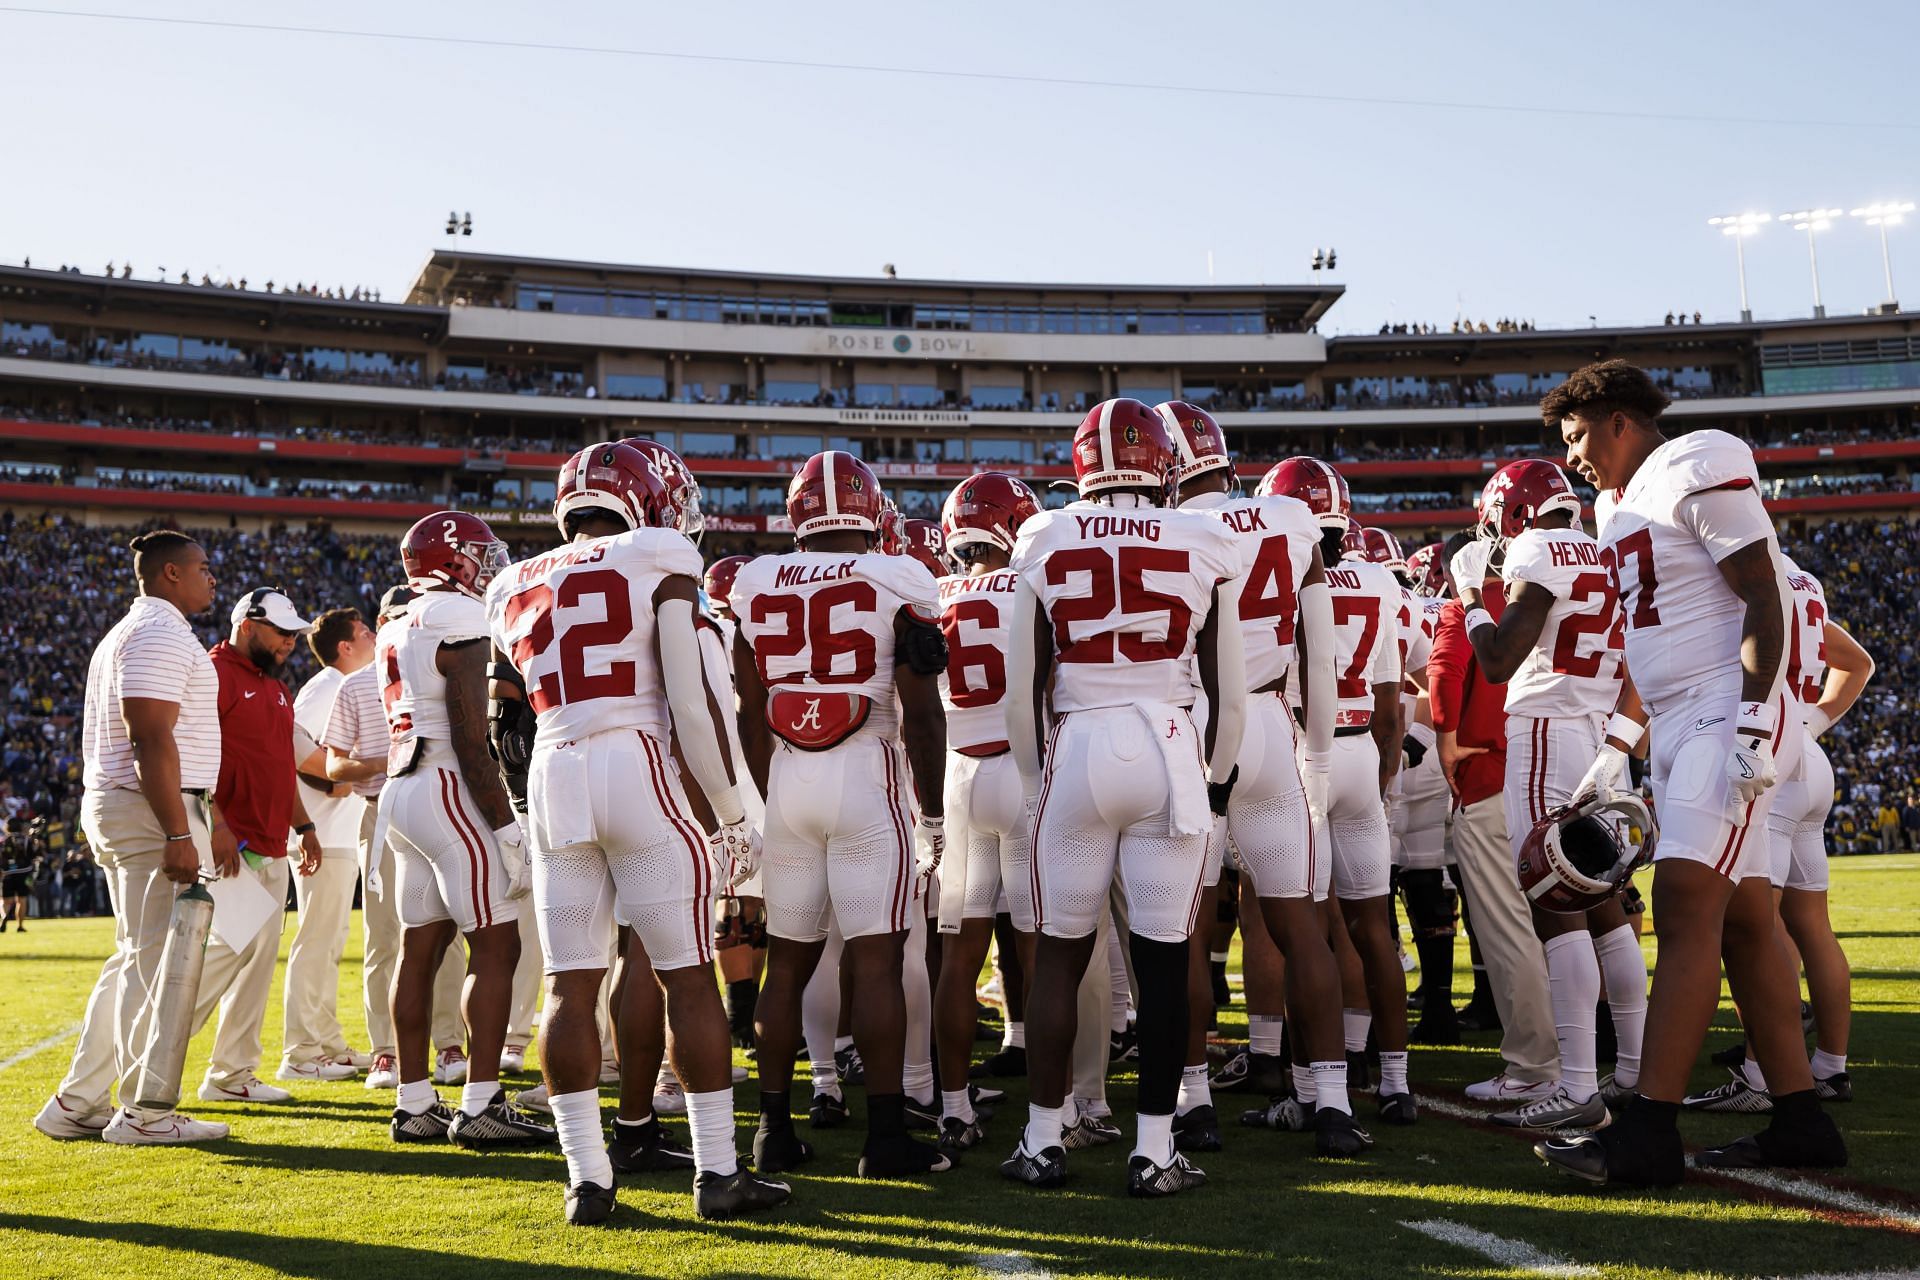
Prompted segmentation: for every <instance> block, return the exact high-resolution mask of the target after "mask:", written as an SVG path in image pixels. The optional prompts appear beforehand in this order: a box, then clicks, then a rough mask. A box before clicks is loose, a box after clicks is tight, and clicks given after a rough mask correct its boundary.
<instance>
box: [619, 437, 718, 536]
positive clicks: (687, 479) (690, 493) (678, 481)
mask: <svg viewBox="0 0 1920 1280" xmlns="http://www.w3.org/2000/svg"><path fill="white" fill-rule="evenodd" d="M620 443H621V444H624V445H626V446H627V447H628V448H629V449H637V450H639V451H640V453H641V455H642V456H643V457H646V458H648V459H650V460H651V461H652V462H653V465H654V466H656V467H658V468H659V470H660V478H661V479H663V480H665V481H666V482H667V499H668V501H669V502H670V503H671V505H672V516H673V519H672V521H671V522H670V523H671V526H672V527H673V528H675V529H678V530H679V531H680V532H681V533H683V534H685V535H686V536H687V540H688V541H689V542H692V543H694V544H695V545H696V546H697V545H699V542H700V535H701V534H703V533H705V532H706V531H707V517H706V513H705V512H703V511H701V509H700V482H699V481H698V480H695V479H694V478H693V468H691V467H689V466H688V465H687V464H686V460H685V459H683V458H682V457H681V456H680V455H679V454H677V453H675V452H674V451H673V450H671V449H669V448H667V446H665V445H663V444H661V443H660V442H659V441H658V440H649V439H647V438H646V437H645V436H632V437H630V438H628V439H626V440H622V441H621V442H620Z"/></svg>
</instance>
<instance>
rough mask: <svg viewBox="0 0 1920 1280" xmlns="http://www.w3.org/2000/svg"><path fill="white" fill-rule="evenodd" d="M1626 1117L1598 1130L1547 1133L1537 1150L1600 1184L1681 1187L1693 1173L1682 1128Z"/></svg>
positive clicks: (1542, 1156) (1565, 1168) (1561, 1166)
mask: <svg viewBox="0 0 1920 1280" xmlns="http://www.w3.org/2000/svg"><path fill="white" fill-rule="evenodd" d="M1632 1115H1633V1112H1632V1111H1631V1110H1629V1111H1628V1112H1627V1116H1626V1117H1623V1118H1622V1121H1621V1122H1617V1123H1614V1124H1611V1125H1608V1126H1607V1127H1606V1128H1604V1129H1601V1130H1599V1131H1598V1132H1596V1133H1590V1134H1581V1135H1578V1136H1575V1137H1566V1138H1545V1139H1542V1140H1541V1141H1539V1142H1536V1143H1534V1144H1533V1154H1534V1155H1536V1156H1539V1157H1540V1159H1541V1160H1543V1161H1545V1162H1546V1163H1547V1164H1550V1165H1552V1166H1553V1167H1554V1168H1556V1169H1558V1170H1559V1171H1560V1172H1562V1173H1564V1174H1567V1175H1569V1176H1571V1177H1575V1178H1579V1179H1581V1180H1582V1181H1585V1182H1591V1183H1594V1184H1596V1185H1600V1186H1622V1187H1677V1186H1679V1185H1680V1181H1681V1179H1682V1178H1684V1177H1686V1173H1687V1158H1686V1153H1685V1152H1684V1151H1683V1150H1682V1148H1681V1146H1680V1131H1679V1129H1677V1128H1673V1127H1666V1128H1649V1127H1648V1126H1646V1125H1644V1124H1635V1123H1633V1121H1632V1120H1631V1119H1630V1117H1631V1116H1632Z"/></svg>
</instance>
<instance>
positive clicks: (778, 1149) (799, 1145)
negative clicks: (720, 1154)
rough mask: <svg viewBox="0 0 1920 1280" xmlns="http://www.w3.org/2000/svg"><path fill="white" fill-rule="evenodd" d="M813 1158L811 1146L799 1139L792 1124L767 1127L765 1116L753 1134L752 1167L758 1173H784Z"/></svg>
mask: <svg viewBox="0 0 1920 1280" xmlns="http://www.w3.org/2000/svg"><path fill="white" fill-rule="evenodd" d="M811 1159H813V1147H812V1145H811V1144H810V1143H806V1142H803V1141H801V1139H800V1135H799V1134H797V1133H795V1132H794V1131H793V1125H792V1124H782V1125H780V1126H778V1127H777V1128H769V1127H768V1125H767V1117H765V1116H761V1117H760V1127H759V1128H758V1129H756V1130H754V1134H753V1167H754V1169H755V1170H756V1171H758V1172H760V1173H785V1172H786V1171H787V1170H788V1169H793V1168H797V1167H799V1166H800V1165H803V1164H805V1163H806V1162H807V1161H809V1160H811Z"/></svg>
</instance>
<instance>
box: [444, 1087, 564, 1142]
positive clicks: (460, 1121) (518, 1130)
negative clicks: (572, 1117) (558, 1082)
mask: <svg viewBox="0 0 1920 1280" xmlns="http://www.w3.org/2000/svg"><path fill="white" fill-rule="evenodd" d="M447 1140H448V1141H449V1142H451V1143H453V1145H454V1146H456V1147H464V1148H465V1149H466V1150H468V1151H512V1150H517V1149H519V1148H523V1147H544V1146H546V1145H547V1144H548V1143H551V1142H558V1141H559V1140H560V1139H559V1137H558V1135H556V1134H555V1133H554V1131H553V1128H552V1126H550V1125H544V1124H541V1123H539V1122H538V1121H536V1120H535V1119H534V1118H533V1113H532V1112H530V1111H522V1110H521V1109H520V1108H518V1107H516V1106H514V1105H513V1104H512V1103H510V1102H508V1101H507V1093H506V1090H504V1089H502V1090H500V1091H498V1092H496V1093H495V1094H494V1095H493V1101H492V1102H489V1103H488V1104H487V1109H486V1110H485V1111H482V1112H481V1113H480V1114H479V1115H477V1116H472V1115H468V1114H467V1113H466V1112H464V1111H456V1112H454V1114H453V1123H452V1124H450V1125H448V1126H447Z"/></svg>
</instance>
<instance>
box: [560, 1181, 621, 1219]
mask: <svg viewBox="0 0 1920 1280" xmlns="http://www.w3.org/2000/svg"><path fill="white" fill-rule="evenodd" d="M612 1214H613V1188H612V1187H603V1186H601V1185H600V1184H599V1183H597V1182H576V1183H574V1184H573V1185H571V1186H569V1187H568V1188H567V1221H568V1222H569V1223H570V1224H571V1225H573V1226H576V1227H597V1226H599V1225H600V1224H601V1223H603V1222H605V1221H606V1220H607V1219H608V1218H609V1217H610V1216H612Z"/></svg>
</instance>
